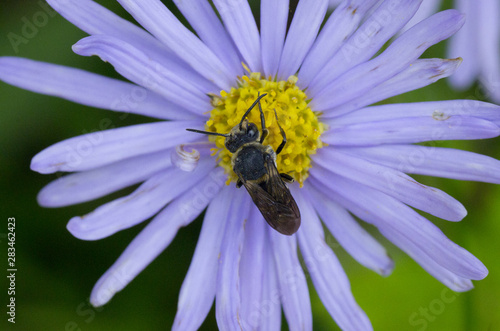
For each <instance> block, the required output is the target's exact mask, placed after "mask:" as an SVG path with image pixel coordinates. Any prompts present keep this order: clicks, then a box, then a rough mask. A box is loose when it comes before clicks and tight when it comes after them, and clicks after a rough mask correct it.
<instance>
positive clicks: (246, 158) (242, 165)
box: [233, 145, 267, 180]
mask: <svg viewBox="0 0 500 331" xmlns="http://www.w3.org/2000/svg"><path fill="white" fill-rule="evenodd" d="M259 147H261V146H256V145H250V146H243V147H241V149H240V150H239V151H237V153H236V155H235V157H234V158H233V170H234V172H235V173H237V174H239V175H240V176H241V177H243V179H245V180H257V179H259V178H261V177H262V176H264V175H265V174H266V173H267V171H266V168H265V166H264V163H265V160H264V158H265V152H264V151H263V149H262V148H259Z"/></svg>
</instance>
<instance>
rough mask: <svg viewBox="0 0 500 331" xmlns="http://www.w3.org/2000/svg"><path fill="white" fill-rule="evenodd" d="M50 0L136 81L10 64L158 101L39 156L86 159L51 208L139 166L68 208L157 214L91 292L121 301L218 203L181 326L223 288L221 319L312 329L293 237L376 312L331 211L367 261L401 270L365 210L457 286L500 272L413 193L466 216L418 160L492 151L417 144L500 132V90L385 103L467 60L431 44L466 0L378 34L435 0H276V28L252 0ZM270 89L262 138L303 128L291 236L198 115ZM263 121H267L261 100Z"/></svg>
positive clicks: (114, 101)
mask: <svg viewBox="0 0 500 331" xmlns="http://www.w3.org/2000/svg"><path fill="white" fill-rule="evenodd" d="M48 2H49V3H50V4H51V6H52V7H53V8H54V9H55V10H57V11H58V12H59V13H60V14H61V15H63V16H64V17H65V18H66V19H68V20H69V21H70V22H72V23H73V24H75V25H76V26H78V27H79V28H81V29H82V30H83V31H85V32H87V33H88V34H89V35H90V36H89V37H86V38H84V39H82V40H80V41H79V42H78V43H77V44H75V45H74V46H73V50H74V51H75V52H76V53H77V54H80V55H83V56H91V55H97V56H99V57H100V58H101V59H103V60H104V61H107V62H109V63H110V64H111V65H113V66H114V68H115V69H116V71H117V72H119V73H120V74H121V75H122V76H123V77H124V78H126V79H127V80H128V81H130V82H124V81H121V80H116V79H111V78H107V77H103V76H100V75H96V74H93V73H90V72H85V71H82V70H78V69H74V68H68V67H63V66H59V65H54V64H47V63H40V62H36V61H32V60H28V59H22V58H11V57H4V58H0V79H2V80H3V81H5V82H8V83H10V84H13V85H16V86H19V87H22V88H25V89H29V90H33V91H35V92H39V93H44V94H48V95H56V96H59V97H62V98H66V99H69V100H72V101H75V102H78V103H81V104H84V105H90V106H94V107H100V108H105V109H110V110H113V111H124V112H131V113H136V114H141V115H146V116H150V117H153V118H156V119H158V121H157V122H154V123H149V124H142V125H135V126H130V127H124V128H117V129H110V130H106V131H102V132H95V133H90V134H86V135H82V136H79V137H75V138H71V139H68V140H65V141H62V142H59V143H57V144H55V145H53V146H51V147H49V148H47V149H45V150H44V151H42V152H40V153H39V154H38V155H36V156H35V157H34V158H33V160H32V164H31V168H32V169H33V170H35V171H38V172H40V173H44V174H45V173H54V172H58V171H63V172H74V173H73V174H69V175H67V176H65V177H62V178H59V179H57V180H55V181H54V182H52V183H50V184H49V185H48V186H46V187H45V188H44V189H43V190H42V191H41V192H40V194H39V197H38V200H39V202H40V204H41V205H43V206H48V207H59V206H67V205H71V204H76V203H80V202H84V201H89V200H93V199H96V198H98V197H101V196H105V195H107V194H109V193H111V192H114V191H117V190H119V189H121V188H124V187H127V186H130V185H133V184H138V183H142V184H140V186H139V187H138V188H137V189H136V190H135V191H134V192H133V193H131V194H130V195H128V196H125V197H122V198H119V199H116V200H114V201H111V202H109V203H106V204H104V205H102V206H101V207H99V208H97V209H96V210H94V211H93V212H91V213H89V214H87V215H85V216H81V217H74V218H72V219H71V220H70V221H69V224H68V229H69V231H70V232H71V233H72V234H73V235H75V236H76V237H78V238H81V239H84V240H97V239H101V238H104V237H107V236H110V235H112V234H114V233H116V232H118V231H120V230H123V229H126V228H129V227H131V226H134V225H136V224H138V223H140V222H142V221H145V220H147V219H149V218H151V217H152V218H153V219H152V220H151V221H150V223H149V224H148V225H147V226H146V227H145V228H144V229H143V230H142V231H141V232H140V233H139V235H138V236H137V237H136V238H135V239H134V240H133V241H132V243H131V244H130V245H129V246H128V247H127V249H126V250H125V251H124V252H123V254H122V255H121V256H120V257H119V258H118V260H117V261H116V262H115V264H114V265H113V266H112V267H111V268H110V269H109V270H108V271H107V272H106V273H105V274H104V275H103V276H102V277H101V279H99V281H98V282H97V284H96V285H95V287H94V289H93V291H92V294H91V302H92V304H93V305H95V306H100V305H103V304H105V303H107V302H108V301H109V300H110V299H111V298H112V297H113V295H114V294H115V293H116V292H117V291H120V290H121V289H123V288H124V287H125V286H126V285H127V284H128V283H129V282H130V281H131V280H132V279H133V278H134V277H135V276H136V275H137V274H139V273H140V272H141V271H142V270H143V269H144V268H145V267H146V266H147V265H148V264H149V263H150V262H151V261H152V260H153V259H154V258H156V257H157V256H158V255H159V254H160V253H161V252H162V251H163V250H164V249H165V248H166V247H168V245H169V244H170V242H171V241H172V240H173V239H174V237H175V235H176V233H177V231H178V230H179V228H180V227H182V226H185V225H187V224H189V223H190V222H192V221H193V220H194V219H196V217H197V216H198V215H199V214H200V213H201V212H202V211H203V210H205V209H206V214H205V217H204V221H203V226H202V230H201V234H200V238H199V241H198V244H197V247H196V250H195V253H194V256H193V259H192V262H191V266H190V268H189V271H188V273H187V275H186V278H185V280H184V283H183V285H182V288H181V291H180V297H179V303H178V311H177V316H176V319H175V322H174V325H173V329H174V330H194V329H197V328H198V327H199V326H200V325H201V324H202V322H203V320H204V319H205V317H206V316H207V314H208V312H209V310H210V308H211V306H212V304H213V301H214V299H215V305H216V317H217V322H218V325H219V328H220V329H221V330H239V329H243V330H247V329H257V330H277V329H280V325H281V308H282V309H283V311H284V314H285V317H286V319H287V322H288V325H289V326H290V329H291V330H311V329H312V313H311V304H310V300H309V291H308V288H307V282H306V276H305V274H304V270H303V269H302V267H301V264H300V260H299V258H298V255H297V249H300V252H301V255H302V257H303V260H304V262H305V265H306V266H307V269H308V271H309V275H310V278H311V280H312V283H313V284H314V286H315V287H316V290H317V293H318V295H319V297H320V298H321V300H322V301H323V303H324V305H325V307H326V309H327V310H328V312H329V313H330V314H331V316H332V317H333V318H334V319H335V321H336V322H337V324H338V325H339V326H340V327H341V328H342V329H345V330H370V329H372V326H371V324H370V321H369V319H368V318H367V316H366V315H365V313H364V312H363V310H362V309H361V308H360V307H359V306H358V304H357V303H356V301H355V299H354V297H353V295H352V293H351V290H350V285H349V280H348V278H347V276H346V274H345V273H344V271H343V269H342V266H341V265H340V263H339V261H338V259H337V258H336V256H335V255H334V253H333V251H332V250H331V248H330V247H329V246H328V245H327V243H326V242H325V236H324V232H323V227H322V222H323V224H324V225H325V226H326V227H327V228H328V229H329V230H330V232H331V233H332V234H333V235H334V236H335V238H336V239H337V240H338V242H339V243H340V244H341V245H342V246H343V247H344V248H345V249H346V251H347V252H349V253H350V254H351V255H352V256H353V257H354V258H355V259H356V260H357V261H359V263H361V264H362V265H364V266H366V267H367V268H370V269H372V270H374V271H376V272H377V273H379V274H381V275H388V274H390V273H391V271H392V269H393V262H392V260H391V259H390V258H389V257H388V256H387V253H386V250H385V249H384V247H383V246H382V245H381V244H380V243H378V242H377V241H376V239H374V238H373V237H372V236H371V235H370V234H369V233H368V232H367V231H365V230H364V229H363V227H361V225H360V224H359V223H358V222H357V221H356V219H355V218H354V216H356V217H358V218H359V219H361V220H363V221H365V222H367V223H369V224H372V225H374V226H375V227H376V228H377V229H378V230H379V231H380V232H381V233H382V234H383V235H384V236H385V237H386V238H387V239H388V240H390V241H391V242H393V243H394V244H395V245H397V246H398V247H400V248H401V249H402V250H403V251H404V252H406V253H407V254H408V255H410V256H411V257H412V258H413V259H415V260H416V261H417V262H418V263H419V264H420V265H421V266H422V267H423V268H424V269H425V270H426V271H427V272H429V273H430V274H432V275H433V276H434V277H435V278H436V279H438V280H439V281H441V282H442V283H443V284H445V285H446V286H448V287H449V288H450V289H452V290H454V291H466V290H469V289H471V288H472V287H473V285H472V280H479V279H483V278H484V277H485V276H486V275H487V272H488V271H487V269H486V268H485V266H484V265H483V264H482V263H481V262H480V261H479V260H478V259H477V258H475V257H474V256H473V255H472V254H471V253H469V252H467V251H466V250H465V249H463V248H461V247H459V246H458V245H456V244H454V243H453V242H451V241H450V240H449V239H448V238H447V237H446V236H445V235H444V234H443V233H442V232H441V231H440V230H439V229H438V228H437V227H436V226H435V225H433V223H431V222H430V221H428V220H427V219H426V218H424V217H423V216H421V215H420V214H419V213H417V212H416V211H415V210H414V209H413V208H415V209H419V210H422V211H424V212H426V213H429V214H431V215H434V216H437V217H440V218H442V219H445V220H449V221H454V222H455V221H460V220H461V219H462V218H463V217H464V216H465V215H466V210H465V208H464V207H463V206H462V204H460V203H459V202H458V201H456V200H455V199H453V198H452V197H451V196H449V195H447V194H446V193H444V192H443V191H440V190H438V189H436V188H432V187H428V186H425V185H422V184H420V183H418V182H416V181H415V180H413V179H412V178H411V177H410V176H408V175H407V174H423V175H429V176H439V177H447V178H455V179H461V180H475V181H483V182H492V183H500V175H499V174H500V171H499V170H500V163H499V162H498V161H497V160H495V159H492V158H489V157H487V156H483V155H478V154H475V153H471V152H465V151H461V150H455V149H448V148H438V147H435V146H433V145H432V144H430V145H415V143H424V142H432V141H435V140H452V139H466V140H470V139H484V138H492V137H496V136H498V135H499V134H500V128H499V126H498V125H499V123H500V109H499V108H500V107H498V106H495V105H491V104H488V103H484V102H478V101H471V100H452V101H436V102H421V103H407V104H386V105H377V106H370V105H372V104H374V103H377V102H379V101H382V100H384V99H386V98H389V97H392V96H395V95H398V94H401V93H404V92H407V91H411V90H414V89H417V88H420V87H423V86H426V85H428V84H430V83H433V82H435V81H436V80H438V79H440V78H443V77H447V76H449V75H451V74H452V73H453V72H454V71H455V70H456V69H457V67H458V65H459V64H460V62H461V59H459V58H458V59H420V56H421V55H422V53H423V52H424V51H425V50H426V49H427V48H428V47H430V46H432V45H434V44H436V43H438V42H439V41H441V40H444V39H446V38H448V37H450V36H451V35H453V34H454V33H455V32H457V31H458V30H459V29H460V27H461V26H462V25H463V23H464V16H463V15H462V14H460V13H459V12H458V11H456V10H448V11H443V12H440V13H437V14H435V15H433V16H431V17H429V18H428V19H426V20H423V21H422V22H419V23H418V24H416V25H415V26H414V27H412V28H410V29H408V30H407V31H406V32H405V33H403V34H401V35H400V36H398V37H397V38H396V39H395V40H394V41H393V42H392V43H390V45H389V46H387V48H385V49H383V50H382V51H380V50H381V49H382V47H383V46H384V45H385V44H386V43H387V42H388V41H389V40H390V39H391V38H392V37H393V36H394V35H396V34H397V33H398V32H399V31H400V30H401V29H402V28H403V27H404V26H405V25H406V24H407V23H408V21H409V20H410V19H411V18H412V16H413V15H414V14H415V12H416V11H417V9H418V8H419V5H420V3H421V1H415V0H402V1H390V0H387V1H376V0H357V1H355V0H351V1H343V2H342V3H341V4H340V5H339V6H338V7H337V8H336V10H335V11H334V12H333V14H332V15H331V16H330V17H329V18H328V20H327V21H326V23H325V25H324V26H323V27H322V29H321V31H320V26H321V24H322V23H323V20H324V17H325V14H326V11H327V7H328V1H327V0H321V1H318V0H314V1H313V0H302V1H300V2H299V3H298V6H297V9H296V12H295V14H294V17H293V20H292V21H291V25H290V27H289V29H288V31H287V19H288V11H289V8H288V7H289V3H288V1H262V2H261V16H260V29H259V27H258V26H257V24H256V22H255V20H254V18H253V16H252V13H251V11H250V7H249V5H248V3H247V2H246V1H243V0H240V1H230V0H214V1H213V3H214V5H215V8H216V10H217V11H218V14H219V16H220V18H221V19H219V18H218V15H217V13H216V12H214V10H213V9H212V7H211V5H210V3H209V2H206V1H202V0H198V1H196V0H193V1H181V0H177V1H174V2H175V4H176V5H177V7H178V8H179V10H180V11H181V13H182V14H183V15H184V17H185V18H186V19H187V20H188V21H189V23H190V24H191V27H192V28H193V30H194V31H195V32H196V35H195V34H194V33H192V32H190V30H189V29H187V28H186V27H185V26H183V25H182V24H181V23H180V22H179V21H178V20H177V18H176V17H175V16H174V15H173V14H172V13H171V12H170V11H169V10H168V9H167V8H166V7H165V6H164V5H163V4H162V3H161V2H160V1H159V0H148V1H130V0H119V2H120V3H121V5H122V6H123V7H124V8H125V9H126V10H127V11H128V12H129V13H130V14H131V15H132V16H133V17H134V19H135V20H136V21H137V22H138V23H139V24H141V25H142V27H143V28H144V29H145V30H144V29H142V28H139V27H138V26H136V25H134V24H132V23H130V22H128V21H126V20H124V19H122V18H119V17H118V16H116V15H115V14H113V13H112V12H110V11H108V10H107V9H105V8H103V7H101V6H100V5H98V4H97V3H95V2H93V1H91V0H73V1H68V0H49V1H48ZM382 18H383V19H382ZM146 30H147V31H146ZM285 36H286V37H285ZM379 51H380V53H379ZM242 62H243V63H244V65H241V63H242ZM221 91H222V92H221ZM263 93H267V96H266V97H265V98H263V99H262V100H261V105H262V108H263V111H264V116H265V122H266V125H267V127H268V129H269V135H268V137H267V138H266V140H265V141H264V144H266V145H270V146H272V147H273V148H274V150H276V148H277V146H278V145H279V144H280V143H281V135H280V130H279V128H278V125H277V123H276V122H278V123H279V124H280V125H281V126H282V127H283V129H284V130H285V132H286V135H287V138H288V142H287V144H286V145H285V148H284V149H283V152H282V153H280V154H279V155H278V157H277V160H276V165H277V168H278V170H279V171H280V172H282V173H287V174H289V175H290V176H291V177H293V178H294V179H295V180H296V182H297V183H295V184H291V185H290V186H289V187H290V190H291V192H292V195H293V196H294V198H295V200H296V202H297V204H298V207H299V209H300V213H301V215H302V225H301V227H300V228H299V230H298V231H297V233H296V234H294V235H292V236H285V235H282V234H280V233H278V232H277V231H275V230H273V229H272V228H270V227H269V226H268V225H267V223H266V222H265V221H264V219H263V217H262V214H261V213H260V211H259V210H258V209H257V207H256V206H255V205H254V204H253V202H252V200H251V198H250V196H249V195H248V193H247V192H245V190H244V189H237V188H236V187H235V184H234V182H235V181H236V179H237V177H236V175H235V174H234V173H233V171H232V167H231V155H230V153H229V152H228V151H227V150H226V149H225V148H224V139H223V137H217V138H215V137H212V136H210V137H207V136H204V135H199V134H196V133H192V132H188V131H186V128H194V129H200V130H207V131H211V132H218V133H224V134H225V133H228V132H229V130H230V129H231V128H232V127H234V126H235V125H236V124H237V123H238V122H239V121H240V120H241V118H242V115H243V113H244V112H245V111H246V110H247V109H248V108H249V106H250V105H251V104H252V103H253V102H254V101H255V100H256V98H257V96H258V95H259V94H263ZM275 111H276V118H277V121H276V118H275V113H274V112H275ZM248 119H249V120H250V122H253V123H258V124H259V125H258V126H259V127H260V116H259V112H258V111H257V110H254V111H252V112H251V113H250V115H249V117H248ZM225 182H229V183H230V185H225V184H224V183H225ZM412 207H413V208H412Z"/></svg>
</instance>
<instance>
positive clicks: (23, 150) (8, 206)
mask: <svg viewBox="0 0 500 331" xmlns="http://www.w3.org/2000/svg"><path fill="white" fill-rule="evenodd" d="M99 2H100V3H102V4H104V5H105V6H107V7H108V8H110V9H112V10H113V11H114V12H116V13H118V14H119V15H121V16H123V17H126V18H130V16H129V15H128V14H127V13H126V12H124V10H123V9H121V7H120V6H119V5H117V4H116V3H115V1H99ZM169 2H170V1H169ZM41 3H42V2H41V0H40V1H39V0H26V1H20V0H17V1H15V0H2V2H1V4H0V56H21V57H26V58H31V59H36V60H41V61H47V62H52V63H58V64H64V65H68V66H73V67H78V68H83V69H86V70H89V71H93V72H98V73H102V74H104V75H108V76H112V77H118V76H117V74H116V73H115V72H114V70H113V69H112V67H111V66H110V65H108V64H105V63H102V62H101V61H100V60H99V59H98V58H97V57H91V58H87V57H80V56H77V55H75V54H73V52H72V51H71V45H73V44H74V43H75V42H76V41H77V40H79V39H80V38H82V37H84V36H85V33H83V32H81V31H80V30H78V29H77V28H76V27H74V26H73V25H71V24H70V23H68V22H67V21H65V20H64V19H63V18H62V17H61V16H59V15H56V16H54V17H48V18H47V20H46V22H45V24H41V26H40V27H38V28H37V31H36V33H34V35H33V36H32V37H31V38H27V39H26V43H23V44H20V45H18V47H17V49H16V48H15V47H13V46H12V44H11V43H10V42H9V39H8V37H7V36H8V34H9V33H15V34H17V35H20V36H21V35H22V28H23V26H24V25H25V22H26V21H30V22H31V21H32V20H33V17H34V16H36V15H40V14H39V12H41V11H42V10H43V9H42V6H41ZM166 3H167V2H166ZM167 5H168V6H169V7H171V8H172V5H171V3H167ZM254 8H258V4H254ZM444 47H445V44H443V43H442V44H439V45H437V46H435V47H433V48H432V49H431V50H430V51H428V53H427V54H425V57H444ZM457 98H467V99H479V100H483V99H482V93H481V92H480V89H479V88H478V87H477V86H474V88H472V89H470V90H469V91H466V92H462V93H456V92H454V91H452V90H451V89H450V88H449V87H448V85H447V84H446V82H445V81H440V82H438V83H436V84H434V85H432V86H430V87H427V88H424V89H421V90H419V91H416V92H412V93H408V94H406V95H403V96H399V97H397V98H393V99H392V100H390V102H408V101H427V100H443V99H457ZM0 107H1V111H0V185H1V197H2V198H1V209H0V210H1V223H0V224H1V225H0V266H1V269H0V275H2V276H1V277H0V279H1V281H0V293H1V294H0V299H1V301H0V302H1V307H3V308H1V309H0V312H1V314H0V316H2V318H1V319H0V330H138V329H143V330H163V329H170V326H171V325H172V322H173V319H174V316H175V312H176V306H177V297H178V293H179V289H180V287H181V284H182V280H183V277H184V275H185V273H186V272H187V269H188V266H189V263H190V258H191V255H192V254H193V251H194V248H195V245H196V241H197V236H198V233H199V230H200V227H201V221H200V220H198V221H197V222H194V223H193V224H192V225H190V226H188V227H187V228H184V229H181V230H180V231H179V234H178V236H177V238H176V239H175V240H174V242H173V243H172V244H171V245H170V247H169V248H168V249H167V250H166V251H165V252H164V253H163V254H162V255H160V257H159V258H157V259H156V260H155V261H154V262H153V263H152V264H151V265H150V266H149V267H148V268H147V269H146V270H145V271H143V272H142V273H141V274H140V275H139V276H138V277H137V278H136V279H135V280H134V281H132V283H131V284H130V285H128V286H127V287H126V288H125V289H124V290H123V291H122V292H120V293H118V294H117V295H116V296H115V297H114V298H113V299H112V300H111V301H110V303H108V304H107V305H106V306H104V307H101V308H93V307H91V306H90V305H89V303H88V297H89V295H90V291H91V289H92V287H93V285H94V283H95V282H96V281H97V280H98V278H99V277H100V276H101V275H102V274H103V273H104V272H105V271H106V269H107V268H108V267H109V266H111V265H112V263H113V262H114V261H115V260H116V259H117V258H118V256H119V255H120V253H121V252H122V251H123V250H124V249H125V247H126V246H127V245H128V243H129V242H130V241H131V240H132V239H133V238H134V236H135V235H136V234H138V233H139V231H140V230H141V229H142V228H143V226H144V225H142V224H141V225H139V226H136V227H133V228H131V229H128V230H125V231H122V232H120V233H117V234H115V235H113V236H112V237H110V238H106V239H104V240H100V241H90V242H87V241H81V240H78V239H76V238H74V237H72V236H71V235H70V234H69V232H68V231H67V230H66V222H67V221H68V220H69V219H70V218H71V217H72V216H75V215H82V214H85V213H87V212H89V211H91V210H93V209H95V208H96V207H97V206H99V205H101V204H102V203H103V202H105V201H109V200H111V199H114V198H116V197H119V196H121V195H123V194H126V193H127V192H130V191H131V189H127V190H124V191H122V192H118V193H116V194H113V195H111V196H108V197H106V198H103V199H100V200H98V201H94V202H89V203H84V204H80V205H76V206H72V207H65V208H58V209H47V208H42V207H40V206H38V204H37V202H36V195H37V192H38V191H39V190H40V189H41V188H42V187H43V186H44V185H46V184H47V183H49V182H50V181H51V180H53V179H55V178H57V177H58V176H59V175H58V174H54V175H41V174H38V173H34V172H32V171H30V169H29V165H30V160H31V158H32V157H33V156H34V155H35V154H36V153H38V152H39V151H41V150H42V149H44V148H46V147H48V146H50V145H52V144H54V143H56V142H58V141H60V140H63V139H66V138H70V137H73V136H76V135H80V134H83V133H87V132H91V131H94V130H97V129H98V128H99V125H100V122H101V121H102V120H103V119H106V120H108V119H109V120H111V121H112V123H113V124H114V125H116V126H117V127H120V126H126V125H130V124H135V123H144V122H146V121H151V120H150V119H148V118H144V117H141V116H136V115H128V116H123V114H121V113H113V112H109V111H105V110H101V109H94V108H90V107H85V106H81V105H78V104H74V103H71V102H69V101H65V100H62V99H58V98H54V97H48V96H43V95H38V94H34V93H31V92H28V91H24V90H21V89H18V88H15V87H12V86H10V85H7V84H4V83H3V82H0ZM498 142H499V140H498V139H493V140H485V141H473V142H447V143H438V145H439V146H451V147H456V148H461V149H465V150H470V151H475V152H479V153H483V154H487V155H490V156H493V157H495V158H500V147H499V146H498ZM459 161H460V160H457V162H459ZM418 179H419V180H420V181H422V182H423V183H425V184H427V185H432V186H436V187H439V188H440V189H442V190H444V191H446V192H448V193H450V194H451V195H452V196H454V197H455V198H457V199H458V200H459V201H461V202H462V203H463V204H464V205H465V207H466V208H467V210H468V212H469V214H468V216H467V217H466V218H465V219H464V220H463V221H462V222H459V223H450V222H446V221H442V220H437V219H432V220H433V221H434V222H435V223H436V224H437V225H438V226H439V227H440V228H441V229H442V230H443V231H444V232H445V233H446V234H447V235H448V236H449V237H450V238H451V239H452V240H453V241H455V242H456V243H458V244H459V245H461V246H463V247H465V248H466V249H468V250H469V251H471V252H472V253H473V254H475V255H476V256H477V257H478V258H479V259H481V260H482V261H483V262H484V263H485V265H486V266H487V267H488V269H489V271H490V274H489V275H488V277H487V278H486V279H485V280H483V281H478V282H475V286H476V287H475V289H473V290H472V291H469V292H467V293H461V294H456V293H453V292H451V291H449V290H447V289H446V287H445V286H444V285H442V284H441V283H439V282H438V281H436V280H435V279H434V278H433V277H431V276H430V275H428V274H427V273H426V272H425V271H424V270H423V269H421V268H420V267H419V266H418V265H417V264H416V263H415V262H413V261H412V260H411V259H410V258H409V257H408V256H406V255H405V254H404V253H402V252H401V251H399V250H398V249H397V248H395V247H394V246H392V245H391V244H389V243H388V242H387V241H386V240H384V239H382V238H380V236H379V235H377V233H376V231H373V229H370V230H371V231H372V232H373V233H374V234H375V236H377V237H378V238H379V239H380V240H381V241H382V242H383V243H384V244H385V245H386V247H388V249H389V251H390V254H391V256H392V257H393V259H394V260H395V263H396V268H395V270H394V272H393V274H392V275H391V276H389V277H386V278H383V277H381V276H379V275H377V274H375V273H374V272H372V271H370V270H367V269H365V268H363V267H361V266H360V265H358V264H357V263H356V262H355V261H354V260H353V259H352V258H351V257H350V256H348V255H347V254H346V253H345V251H343V250H342V248H340V247H339V246H338V245H337V244H336V242H335V239H334V238H331V237H329V238H327V239H328V240H329V241H328V242H329V243H331V244H332V247H333V249H334V250H335V252H336V253H337V254H338V256H339V258H340V259H341V262H342V264H343V266H344V268H345V269H346V272H347V274H348V276H349V278H350V280H351V284H352V290H353V292H354V294H355V297H356V299H357V301H358V303H359V304H360V305H361V307H362V308H363V309H364V310H365V311H366V313H367V314H368V316H369V317H370V319H371V321H372V323H373V326H374V328H375V330H500V313H499V312H500V261H499V253H500V240H499V236H500V223H499V222H498V217H499V215H500V204H499V203H498V201H500V187H497V186H496V185H492V184H483V183H473V182H459V181H453V180H446V179H435V178H426V177H418ZM9 217H15V218H16V230H15V231H16V267H17V273H16V294H15V298H16V324H15V325H12V324H11V323H8V322H7V318H8V316H7V314H6V312H7V308H6V305H7V303H8V301H7V300H8V297H9V296H8V295H7V288H8V283H7V279H6V277H5V276H6V275H7V271H6V269H7V247H8V246H7V240H6V233H7V219H8V218H9ZM310 285H311V284H310ZM310 288H311V293H312V294H311V297H312V306H313V310H314V329H315V330H336V329H338V328H337V326H336V325H335V323H334V322H333V321H332V319H331V318H330V316H329V315H328V313H327V312H326V310H325V308H324V307H323V305H322V303H321V301H320V300H319V299H318V297H317V295H316V293H315V292H314V290H313V287H312V285H311V287H310ZM215 328H216V323H215V315H214V311H213V309H212V312H211V313H210V314H209V317H208V318H207V320H206V321H205V323H204V325H203V327H202V329H205V330H212V329H215ZM283 329H285V330H286V329H287V328H286V326H283Z"/></svg>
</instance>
